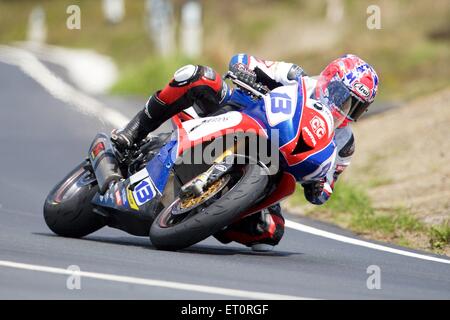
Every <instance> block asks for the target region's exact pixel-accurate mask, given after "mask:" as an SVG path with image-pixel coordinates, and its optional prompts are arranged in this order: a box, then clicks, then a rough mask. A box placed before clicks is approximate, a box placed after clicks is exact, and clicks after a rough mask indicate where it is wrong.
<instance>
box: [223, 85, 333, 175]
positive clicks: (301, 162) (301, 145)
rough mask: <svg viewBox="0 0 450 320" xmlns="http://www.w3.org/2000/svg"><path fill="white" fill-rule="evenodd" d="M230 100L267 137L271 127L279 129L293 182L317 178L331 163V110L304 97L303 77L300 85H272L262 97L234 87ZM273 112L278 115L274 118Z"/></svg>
mask: <svg viewBox="0 0 450 320" xmlns="http://www.w3.org/2000/svg"><path fill="white" fill-rule="evenodd" d="M295 93H296V97H294V96H295ZM230 101H231V103H232V104H236V105H242V106H245V107H243V109H242V111H241V112H242V113H244V114H247V115H248V116H250V117H251V118H253V119H255V121H258V122H259V123H260V124H261V126H262V127H264V128H265V129H267V133H268V136H269V137H272V136H273V133H272V131H273V130H274V129H277V130H279V139H280V146H281V147H280V154H281V155H282V160H283V161H282V164H283V169H284V170H285V171H287V172H289V173H291V174H292V175H293V176H294V177H295V178H296V180H297V181H299V182H302V181H309V180H317V179H320V178H322V177H324V176H325V174H326V172H327V170H328V169H329V168H330V167H331V166H332V165H333V163H332V162H333V161H334V154H335V148H336V145H335V143H334V139H333V138H334V133H333V118H332V115H331V112H330V111H329V110H328V108H327V107H326V106H324V105H323V104H321V103H320V102H318V101H315V100H313V99H310V98H308V97H307V91H306V84H305V80H304V79H302V80H301V83H300V85H298V84H292V85H288V86H282V87H278V88H275V89H274V90H272V91H271V93H270V95H269V96H267V97H266V98H265V99H264V100H263V99H259V100H253V99H252V98H251V97H249V96H248V95H247V94H246V93H244V92H243V91H241V90H235V91H234V92H233V95H232V96H231V100H230ZM294 102H296V103H295V104H294ZM288 103H290V108H289V106H288V105H287V104H288ZM294 105H295V110H293V109H292V107H293V106H294ZM277 113H281V114H282V117H277V116H276V114H277Z"/></svg>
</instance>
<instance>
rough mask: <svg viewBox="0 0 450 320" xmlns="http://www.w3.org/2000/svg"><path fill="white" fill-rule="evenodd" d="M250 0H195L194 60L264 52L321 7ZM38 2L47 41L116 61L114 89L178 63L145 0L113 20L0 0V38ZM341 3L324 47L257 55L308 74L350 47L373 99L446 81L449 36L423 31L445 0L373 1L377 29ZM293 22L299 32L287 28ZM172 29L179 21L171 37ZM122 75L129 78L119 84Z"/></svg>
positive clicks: (156, 81)
mask: <svg viewBox="0 0 450 320" xmlns="http://www.w3.org/2000/svg"><path fill="white" fill-rule="evenodd" d="M253 2H254V3H253ZM253 2H252V4H248V3H246V2H242V1H236V0H230V1H202V3H203V22H204V39H203V40H204V49H205V50H204V54H203V55H202V56H201V57H199V58H198V59H197V61H194V62H195V63H199V64H208V65H210V66H211V67H213V68H215V69H217V70H218V71H219V72H223V71H224V69H225V68H226V66H227V62H228V59H229V58H230V55H231V54H233V53H236V52H249V53H253V54H257V55H259V54H263V53H261V49H260V45H263V44H266V38H267V37H266V36H267V35H268V34H270V33H271V31H272V30H274V29H276V27H277V26H278V25H280V24H282V23H290V25H292V35H285V34H280V37H285V38H286V41H296V38H295V32H296V31H298V30H302V31H304V32H308V31H309V30H308V26H309V23H308V22H309V21H320V19H324V16H325V11H326V10H325V2H324V1H323V2H318V1H317V2H316V1H296V0H284V1H270V0H255V1H253ZM38 3H39V4H41V5H42V6H43V8H44V9H45V11H46V15H47V23H48V42H49V43H51V44H56V45H61V46H68V47H76V48H86V47H90V48H94V49H95V50H97V51H99V52H100V53H104V54H108V55H110V56H112V57H113V58H114V59H115V61H116V62H117V63H118V65H119V67H120V69H121V71H122V76H121V79H120V80H119V83H118V84H117V86H115V87H114V89H113V92H114V93H118V94H141V95H145V96H146V95H148V93H149V91H153V90H154V89H155V88H157V87H160V86H161V85H162V84H165V82H166V80H167V79H168V78H170V76H171V75H172V74H173V72H174V71H175V70H176V68H177V67H178V66H179V64H181V63H184V61H185V59H181V58H170V59H169V61H167V62H164V61H162V60H161V59H160V58H157V57H156V55H155V52H154V48H153V44H152V41H151V40H150V38H149V35H148V33H147V31H146V29H145V27H144V26H145V10H144V7H145V5H144V0H132V1H131V0H130V1H126V15H125V19H124V21H123V22H122V23H121V24H119V25H115V26H111V25H109V24H108V23H106V22H105V21H104V19H103V17H102V14H101V1H92V0H90V1H88V0H76V1H70V0H41V1H39V2H38V1H33V0H21V1H16V0H0V43H9V42H12V41H18V40H24V39H25V36H26V30H27V20H28V15H29V13H30V12H31V9H32V8H33V7H34V6H35V5H36V4H38ZM173 3H174V8H175V11H174V14H175V17H176V19H177V20H179V17H180V14H181V5H182V3H184V1H183V0H173ZM344 3H345V5H346V13H345V18H344V20H343V21H342V23H341V24H339V25H338V26H336V28H337V29H339V30H341V31H342V32H343V34H342V35H341V37H340V39H339V41H338V42H337V43H336V44H335V45H333V47H332V48H331V49H327V50H324V51H317V52H309V53H306V52H303V51H302V50H300V49H299V50H298V51H294V52H293V51H289V52H286V53H285V54H281V55H278V56H271V55H270V53H264V55H265V56H261V58H266V59H274V60H284V61H292V62H295V63H297V64H299V65H301V66H303V67H304V68H305V70H307V71H308V72H310V73H311V74H317V73H318V72H320V71H321V70H322V69H323V67H324V66H325V65H326V64H327V63H328V62H329V61H331V60H332V59H334V58H336V57H337V56H339V55H341V54H343V53H346V52H352V53H356V54H358V55H360V56H362V57H363V58H364V59H366V60H367V61H369V62H370V63H371V64H373V65H374V67H375V69H376V70H377V71H378V73H379V75H380V87H379V96H378V98H377V100H378V101H380V100H392V99H398V100H408V99H412V98H414V97H417V96H419V95H422V94H426V93H430V92H433V91H436V90H439V89H442V88H445V87H447V86H449V85H450V68H448V61H449V60H450V49H449V48H450V47H449V43H448V41H449V40H448V39H445V38H444V39H440V40H436V39H432V38H431V37H430V36H429V35H430V33H432V32H434V31H436V30H446V28H448V26H449V20H448V12H449V9H450V3H449V2H448V0H435V1H433V5H432V6H430V5H429V4H428V3H427V2H426V1H422V0H415V1H395V2H392V3H391V2H387V1H384V2H380V3H378V4H379V5H380V7H381V10H382V15H381V18H382V29H381V30H368V29H367V28H366V19H367V15H366V8H367V6H368V5H369V4H372V1H370V0H361V1H354V0H346V1H344ZM69 4H77V5H79V6H80V8H81V15H82V24H81V30H68V29H67V28H66V26H65V23H66V19H67V17H68V15H67V14H66V11H65V9H66V8H67V6H68V5H69ZM294 22H295V23H294ZM296 23H298V30H297V29H295V27H294V26H295V24H296ZM411 26H413V27H411ZM179 33H180V32H179V26H178V28H177V37H178V36H179ZM276 45H277V46H280V44H279V43H278V44H276ZM281 46H282V43H281ZM267 47H268V46H267V45H266V46H265V48H267ZM149 78H150V79H149ZM128 81H129V82H130V84H126V82H128Z"/></svg>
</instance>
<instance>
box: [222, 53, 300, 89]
mask: <svg viewBox="0 0 450 320" xmlns="http://www.w3.org/2000/svg"><path fill="white" fill-rule="evenodd" d="M236 63H243V64H245V65H247V66H248V68H249V69H251V70H254V71H255V73H256V75H257V81H258V82H261V83H262V84H264V85H266V86H267V87H268V88H269V89H274V88H276V87H279V86H281V85H287V84H290V83H292V82H293V81H297V79H298V77H300V76H302V75H306V73H305V72H304V71H303V69H302V68H301V67H299V66H298V65H296V64H293V63H287V62H283V61H269V60H262V59H259V58H256V57H254V56H252V55H248V54H245V53H240V54H236V55H234V56H233V57H232V58H231V60H230V63H229V69H231V67H232V66H233V65H234V64H236Z"/></svg>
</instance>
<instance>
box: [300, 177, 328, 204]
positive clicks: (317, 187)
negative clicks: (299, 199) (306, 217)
mask: <svg viewBox="0 0 450 320" xmlns="http://www.w3.org/2000/svg"><path fill="white" fill-rule="evenodd" d="M324 185H325V179H321V180H319V181H312V182H307V183H302V187H303V191H304V193H305V198H306V200H308V201H309V202H311V203H316V199H317V198H318V197H320V195H321V194H322V191H323V186H324Z"/></svg>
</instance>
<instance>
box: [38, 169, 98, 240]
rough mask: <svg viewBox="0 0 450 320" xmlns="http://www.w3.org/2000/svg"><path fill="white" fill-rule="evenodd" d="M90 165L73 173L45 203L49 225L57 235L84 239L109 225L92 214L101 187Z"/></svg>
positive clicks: (46, 220)
mask: <svg viewBox="0 0 450 320" xmlns="http://www.w3.org/2000/svg"><path fill="white" fill-rule="evenodd" d="M86 165H88V163H87V161H85V162H83V163H81V164H80V165H78V166H77V167H76V168H75V169H74V170H72V171H71V172H70V173H69V174H68V175H67V176H66V177H65V178H64V179H63V180H62V181H61V182H60V183H58V184H57V185H56V186H55V187H54V188H53V190H52V191H50V193H49V195H48V196H47V199H46V200H45V203H44V219H45V223H46V224H47V226H48V227H49V228H50V230H52V231H53V232H54V233H56V234H57V235H60V236H63V237H71V238H81V237H84V236H86V235H88V234H90V233H92V232H94V231H97V230H98V229H100V228H102V227H104V226H105V225H106V222H105V221H104V219H103V217H101V216H100V215H97V214H95V213H94V212H92V210H93V206H92V204H91V200H92V198H93V197H94V195H95V194H96V193H97V191H98V185H97V183H96V181H95V177H94V175H93V174H92V173H91V172H90V171H89V170H87V169H86Z"/></svg>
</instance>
